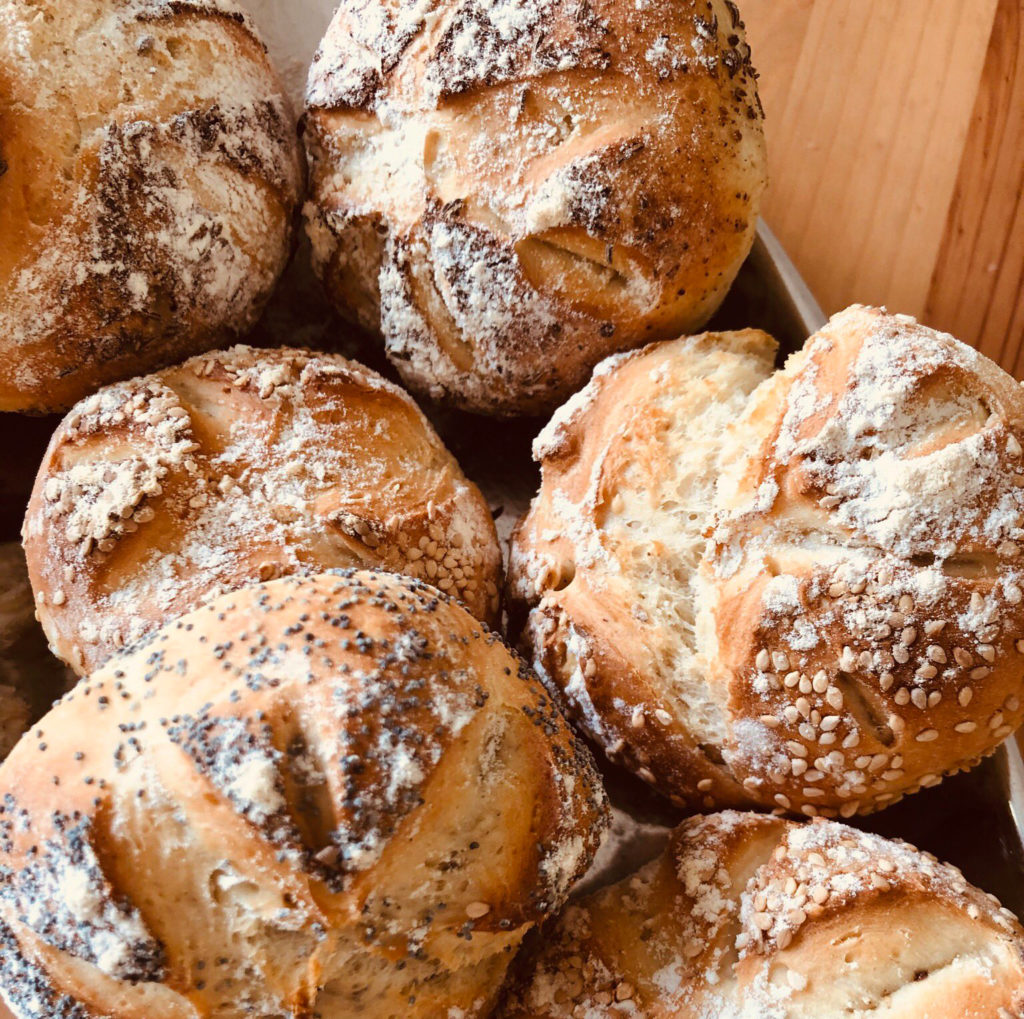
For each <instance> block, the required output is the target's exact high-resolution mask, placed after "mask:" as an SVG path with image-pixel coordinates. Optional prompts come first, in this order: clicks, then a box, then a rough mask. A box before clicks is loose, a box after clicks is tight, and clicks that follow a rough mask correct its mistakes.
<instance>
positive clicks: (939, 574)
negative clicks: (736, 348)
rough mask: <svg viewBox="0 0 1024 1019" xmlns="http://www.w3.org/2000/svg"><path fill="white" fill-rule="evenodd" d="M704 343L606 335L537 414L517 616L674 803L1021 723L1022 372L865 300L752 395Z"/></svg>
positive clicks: (759, 364) (809, 790)
mask: <svg viewBox="0 0 1024 1019" xmlns="http://www.w3.org/2000/svg"><path fill="white" fill-rule="evenodd" d="M723 346H724V345H723V342H722V341H721V340H713V341H709V340H708V339H701V338H698V339H684V340H679V341H676V342H675V343H670V344H666V345H663V346H660V347H654V348H652V349H650V350H647V351H644V352H641V353H639V354H637V355H634V356H633V357H631V358H627V359H625V360H621V361H613V362H610V363H608V364H606V365H605V366H604V367H602V368H600V369H599V370H598V372H597V374H596V376H595V379H594V381H593V382H592V383H591V385H590V386H589V387H588V389H586V390H585V391H584V392H583V393H582V394H581V395H580V396H579V397H577V398H575V399H574V400H572V401H570V403H569V404H567V405H566V408H565V409H564V410H563V411H562V412H560V413H559V414H558V415H556V417H555V419H554V420H553V422H552V423H551V424H550V425H549V426H548V428H547V430H546V431H545V432H544V433H543V434H542V435H541V437H540V438H539V440H538V442H537V445H536V447H535V449H536V454H537V456H538V458H539V459H540V460H541V462H542V465H543V472H544V477H543V482H542V484H541V490H540V494H539V496H538V497H537V500H536V501H535V503H534V505H533V507H532V509H531V511H530V513H529V515H528V516H527V517H526V518H525V521H524V522H523V524H522V525H521V527H520V529H519V531H518V534H517V537H516V539H515V541H514V547H513V554H512V563H511V590H512V594H513V598H514V600H515V614H516V615H517V617H518V618H519V619H520V620H523V621H524V642H525V644H526V646H527V647H528V648H529V650H530V653H531V654H532V656H533V658H534V660H535V661H536V663H537V666H538V668H539V669H541V670H543V673H544V674H545V675H546V676H547V678H548V681H549V683H550V685H551V687H552V689H555V690H559V691H561V694H562V696H563V698H564V701H565V703H566V704H567V705H568V706H569V708H570V710H571V711H572V713H573V714H574V715H575V716H576V718H577V719H579V720H580V721H581V722H582V724H583V725H584V726H585V727H586V728H587V730H588V731H589V733H590V734H591V735H592V736H593V737H594V738H595V739H596V740H597V741H598V742H600V743H601V744H602V745H603V746H604V748H605V750H606V751H608V752H609V753H610V754H612V755H613V756H615V757H617V758H619V759H621V760H622V761H624V762H625V763H626V764H628V765H629V766H630V767H632V768H633V769H634V770H635V771H636V772H637V773H638V774H639V775H641V776H642V777H643V778H644V779H646V780H647V781H648V782H650V783H651V784H652V785H654V786H656V787H657V788H659V789H660V790H661V791H662V792H664V793H666V794H668V795H670V796H672V797H674V798H675V799H676V800H677V801H678V802H679V803H680V804H684V805H687V806H690V807H697V808H702V809H710V808H713V807H716V806H719V807H720V806H752V807H758V808H761V809H765V808H769V809H778V810H787V811H794V812H799V813H802V814H805V815H810V816H813V815H815V814H822V815H824V816H835V815H837V814H841V815H842V816H844V817H848V816H852V815H853V814H856V813H862V812H867V811H871V810H876V809H878V808H879V807H884V806H887V805H889V804H891V803H893V802H895V801H896V800H897V799H899V798H900V797H901V796H902V795H903V794H905V793H907V792H911V791H913V790H916V789H918V788H920V787H921V786H931V785H934V784H936V783H937V782H939V780H940V779H941V777H942V776H943V775H944V774H948V773H950V772H954V771H956V770H958V769H962V768H966V767H969V766H971V765H972V764H974V763H976V762H977V761H978V759H979V758H980V757H981V756H983V755H984V754H987V753H989V752H991V751H992V750H993V749H994V748H995V747H996V746H997V744H998V743H1000V742H1001V741H1002V740H1003V739H1004V738H1005V737H1006V736H1007V735H1008V734H1009V733H1010V732H1012V731H1013V729H1014V728H1015V727H1016V726H1018V725H1019V724H1020V721H1021V717H1022V705H1021V697H1022V696H1024V680H1022V676H1024V593H1022V592H1024V560H1022V557H1021V550H1022V547H1024V545H1022V542H1024V456H1022V453H1021V442H1022V440H1024V393H1022V391H1021V388H1020V386H1019V385H1018V384H1017V383H1016V382H1015V381H1014V380H1013V379H1011V378H1010V376H1009V375H1007V374H1005V373H1004V372H1003V371H1001V370H1000V369H999V368H998V367H996V365H994V364H993V363H992V362H991V361H989V360H988V359H987V358H984V357H982V356H981V355H980V354H978V353H977V352H976V351H974V350H972V349H971V348H969V347H966V346H965V345H963V344H961V343H958V342H957V341H956V340H954V339H953V338H952V337H951V336H947V335H945V334H941V333H937V332H934V331H932V330H930V329H927V328H924V327H922V326H919V325H917V324H916V323H915V322H913V320H911V319H908V318H905V317H902V316H893V315H887V314H885V313H884V312H881V311H878V310H874V309H867V308H852V309H850V310H848V311H846V312H844V313H842V314H840V315H837V316H836V317H835V318H833V320H832V321H831V323H830V324H829V325H828V326H827V327H826V328H824V329H823V330H821V332H819V333H818V334H817V335H816V336H814V337H813V338H812V339H811V340H810V341H809V342H808V344H807V346H806V347H805V349H804V350H803V351H802V352H800V353H799V354H796V355H794V356H793V357H792V358H791V359H790V361H789V363H788V364H787V366H786V368H785V370H784V371H781V372H779V373H777V374H776V375H775V376H774V377H772V378H771V379H769V380H767V381H765V382H764V383H762V385H760V386H759V387H758V388H757V389H756V390H755V391H754V392H753V395H752V396H748V395H747V394H749V393H750V391H751V390H752V389H753V384H752V383H753V381H755V379H754V378H752V377H751V374H752V373H756V372H757V371H760V372H762V373H764V372H765V371H766V370H767V363H766V361H765V360H764V359H763V358H762V359H760V360H757V361H755V362H753V363H751V362H750V359H749V356H748V358H747V362H746V363H747V365H748V367H747V369H746V373H745V374H743V373H739V374H737V370H735V369H733V370H731V371H728V372H727V371H726V369H725V368H723V367H721V365H722V364H723V363H726V362H724V359H725V358H726V357H727V354H726V352H725V350H724V349H723ZM751 364H752V367H751ZM732 417H735V418H736V419H737V420H735V421H734V422H733V424H732V426H731V427H730V428H729V429H728V430H727V431H726V430H724V429H723V423H724V422H725V421H726V420H727V419H729V418H732ZM718 475H721V478H720V480H719V482H718V484H717V485H715V484H714V478H715V477H716V476H718ZM708 534H710V535H711V541H710V543H708V544H706V543H705V540H704V537H705V535H708Z"/></svg>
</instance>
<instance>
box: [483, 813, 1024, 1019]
mask: <svg viewBox="0 0 1024 1019" xmlns="http://www.w3.org/2000/svg"><path fill="white" fill-rule="evenodd" d="M517 969H518V974H517V978H516V979H514V980H513V983H512V992H511V993H510V994H509V996H508V1000H507V1001H506V1002H505V1004H504V1006H503V1007H502V1008H501V1009H499V1011H498V1015H499V1016H501V1017H502V1019H565V1017H567V1016H586V1017H587V1019H613V1017H620V1016H622V1015H636V1016H643V1017H644V1019H674V1017H679V1016H686V1017H690V1016H693V1017H698V1016H699V1017H700V1019H831V1017H836V1016H849V1017H851V1019H869V1017H875V1016H886V1017H891V1019H922V1017H924V1016H927V1017H928V1019H997V1017H998V1019H1013V1017H1015V1016H1019V1015H1021V1014H1022V1010H1024V930H1022V929H1021V926H1020V924H1019V923H1018V921H1017V919H1016V918H1015V917H1014V916H1013V915H1012V914H1011V913H1010V912H1009V911H1008V910H1005V909H1001V908H1000V907H999V904H998V902H995V900H994V899H993V898H992V897H991V896H988V895H986V894H984V893H983V892H982V891H980V890H979V889H977V888H974V887H972V886H971V885H970V884H968V882H967V881H966V880H965V879H964V877H963V875H962V874H961V873H960V871H959V870H957V869H956V868H955V867H951V866H949V865H947V864H943V863H940V862H939V861H937V860H936V859H935V858H934V857H933V856H931V855H930V854H928V853H923V852H920V851H918V850H917V849H915V848H914V847H912V846H909V845H907V844H906V843H903V842H895V841H889V840H887V839H884V838H881V837H879V836H877V835H872V834H868V833H865V832H860V831H857V830H855V829H853V828H848V827H847V826H846V825H842V824H838V823H837V822H834V821H826V820H824V819H821V818H818V819H816V820H814V821H811V822H808V823H806V824H796V823H794V822H791V821H783V820H781V819H778V818H772V817H768V816H765V815H757V814H743V813H737V812H733V811H726V812H724V813H721V814H713V815H711V816H709V817H701V818H693V819H691V820H689V821H686V822H684V823H683V824H682V825H680V826H679V827H678V828H677V829H676V830H675V831H674V832H673V833H672V836H671V839H670V842H669V845H668V848H667V850H666V851H665V852H664V853H663V854H662V855H661V856H659V857H658V858H657V859H655V860H653V861H651V862H650V863H648V864H646V865H645V866H644V867H642V868H641V869H640V870H638V871H637V872H636V873H635V874H633V875H631V876H629V877H627V878H625V879H623V880H622V881H619V882H618V883H616V884H614V885H611V886H609V887H607V888H603V889H601V890H599V891H597V892H594V893H592V894H590V895H588V896H586V897H585V898H584V899H582V900H580V901H579V902H576V903H573V904H571V905H570V906H568V907H567V908H566V910H565V911H564V913H563V914H562V915H561V916H560V917H559V918H558V920H557V921H556V922H555V923H554V924H552V925H551V926H550V927H549V928H547V929H546V931H545V932H544V937H543V938H537V939H536V940H535V941H534V942H533V943H532V945H531V946H530V950H529V951H527V952H526V953H525V955H524V957H523V958H522V959H521V960H520V962H519V963H518V964H517Z"/></svg>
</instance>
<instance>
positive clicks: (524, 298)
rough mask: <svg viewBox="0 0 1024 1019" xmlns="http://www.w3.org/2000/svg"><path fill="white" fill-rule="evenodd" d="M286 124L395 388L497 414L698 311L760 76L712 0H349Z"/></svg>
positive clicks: (747, 139)
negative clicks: (297, 124) (300, 120)
mask: <svg viewBox="0 0 1024 1019" xmlns="http://www.w3.org/2000/svg"><path fill="white" fill-rule="evenodd" d="M305 139H306V147H307V152H308V154H309V159H310V171H311V200H310V202H309V204H308V205H307V210H306V211H307V221H308V229H309V234H310V237H311V238H312V242H313V251H314V261H315V264H316V268H317V270H318V272H319V274H320V275H321V277H322V278H323V280H324V282H325V284H326V287H327V290H328V292H329V293H330V295H331V296H332V298H333V300H334V302H335V304H336V305H337V307H338V308H339V310H340V311H341V312H342V313H343V314H344V315H346V316H347V317H348V318H350V319H351V320H353V321H356V322H358V323H359V324H360V325H362V326H363V327H364V328H365V329H368V330H370V331H371V332H375V333H377V334H379V335H381V336H382V337H383V340H384V343H385V346H386V349H387V353H388V356H389V357H390V358H391V360H392V361H393V362H394V364H395V365H396V367H397V368H398V370H399V371H400V372H401V374H402V377H403V379H404V380H405V382H406V383H407V384H408V385H409V386H410V388H412V389H414V390H416V391H418V392H421V393H426V394H428V395H430V396H431V397H434V398H438V399H445V400H447V401H450V402H453V403H455V404H458V405H459V406H462V407H464V408H467V409H470V410H475V411H480V412H485V413H493V414H502V415H508V414H518V413H539V412H542V411H545V410H550V409H551V408H552V407H554V406H555V405H556V404H557V403H558V402H559V401H560V400H561V399H564V398H565V397H566V396H568V395H569V394H570V393H571V392H573V390H575V389H576V388H578V387H579V386H580V385H581V384H582V383H583V382H584V380H585V378H586V376H587V374H588V372H589V371H590V369H591V368H592V367H593V366H594V365H595V364H596V363H597V362H598V361H599V360H600V359H601V358H602V357H604V356H605V355H607V354H609V353H612V352H613V351H617V350H624V349H628V348H631V347H635V346H637V345H639V344H641V343H644V342H647V341H650V340H656V339H663V338H666V337H669V336H676V335H679V333H680V332H687V331H693V330H695V329H696V328H698V327H700V326H701V325H702V324H703V323H704V322H705V321H706V320H707V319H708V317H709V316H710V315H711V313H712V312H713V311H714V310H715V308H716V307H717V306H718V304H719V303H720V301H721V300H722V298H723V297H724V295H725V292H726V291H727V290H728V288H729V285H730V283H731V282H732V279H733V277H734V276H735V274H736V272H737V271H738V269H739V266H740V264H741V263H742V261H743V259H744V258H745V256H746V254H747V252H748V251H749V249H750V245H751V244H752V242H753V232H754V226H755V223H756V219H757V213H758V208H759V205H760V197H761V193H762V191H763V189H764V185H765V153H764V137H763V130H762V111H761V107H760V103H759V100H758V97H757V85H756V74H755V72H754V71H753V68H752V67H751V64H750V50H749V47H748V46H747V44H746V41H745V37H744V31H743V24H742V22H741V21H740V18H739V14H738V12H737V10H736V8H735V6H734V5H733V4H731V3H727V2H724V0H675V2H669V0H642V2H640V3H633V2H628V3H627V2H623V0H593V2H587V3H583V4H579V3H576V2H571V3H570V2H564V0H525V2H522V3H488V2H483V0H442V2H439V3H436V4H431V5H406V6H403V7H401V8H399V9H396V10H392V8H391V7H389V6H388V5H387V4H385V3H383V2H381V0H370V2H369V3H367V2H364V0H346V2H344V3H342V4H341V5H340V7H339V8H338V11H337V13H336V15H335V18H334V21H333V22H332V24H331V26H330V28H329V30H328V32H327V35H326V36H325V38H324V40H323V43H322V45H321V47H320V50H319V52H318V53H317V56H316V58H315V60H314V63H313V67H312V69H311V71H310V77H309V88H308V93H307V117H306V121H305Z"/></svg>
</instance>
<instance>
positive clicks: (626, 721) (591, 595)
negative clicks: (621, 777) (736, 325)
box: [509, 330, 775, 806]
mask: <svg viewBox="0 0 1024 1019" xmlns="http://www.w3.org/2000/svg"><path fill="white" fill-rule="evenodd" d="M774 354H775V344H774V341H773V340H772V339H771V338H770V337H768V336H767V335H765V334H764V333H759V332H756V331H752V330H751V331H746V332H739V333H711V334H708V335H705V336H698V337H690V338H687V339H682V340H675V341H669V342H665V343H659V344H653V345H651V346H649V347H646V348H644V349H643V350H640V351H635V352H633V353H630V354H623V355H619V356H618V357H615V358H610V359H609V360H608V361H606V362H604V363H603V364H602V365H600V366H599V367H598V369H597V371H596V372H595V374H594V378H593V379H592V381H591V382H590V384H589V385H588V386H587V387H586V389H584V390H583V391H582V392H581V393H579V394H578V395H577V396H575V397H573V399H571V400H570V401H569V402H568V403H567V404H566V405H565V406H564V407H563V408H562V409H561V410H559V411H558V412H557V413H556V415H555V416H554V418H553V419H552V420H551V422H550V424H549V425H548V426H547V428H546V429H545V430H544V431H543V432H542V433H541V435H540V436H539V437H538V439H537V441H536V443H535V444H534V455H535V457H536V458H537V459H539V460H540V462H541V472H542V482H541V488H540V492H539V493H538V495H537V498H536V499H535V500H534V502H533V505H532V507H531V509H530V512H529V513H528V514H527V516H526V517H524V519H523V520H522V521H521V523H520V525H519V527H518V529H517V531H516V533H515V535H514V537H513V541H512V546H511V555H510V561H509V602H510V619H511V623H512V627H513V630H515V629H517V628H519V627H520V626H521V627H522V643H523V646H524V649H525V650H526V651H527V653H528V655H529V656H530V657H531V659H532V660H533V662H534V665H535V668H537V670H538V672H539V673H540V675H541V676H542V678H545V679H546V680H547V681H548V682H549V685H550V686H551V687H552V688H553V689H555V690H557V691H559V693H560V694H561V695H562V697H563V702H564V703H565V705H566V708H567V710H568V711H569V713H570V715H571V716H572V717H573V718H574V719H575V720H576V721H577V722H579V723H580V724H582V725H583V726H584V728H585V729H586V730H587V732H588V734H589V735H590V736H591V738H593V739H594V740H596V741H597V742H598V743H599V744H600V746H601V747H602V748H603V749H604V751H605V752H606V753H607V754H608V755H609V756H610V757H611V758H612V759H613V760H618V761H622V762H623V763H625V764H626V765H627V766H628V767H630V768H631V769H632V770H634V771H636V772H637V773H638V774H640V775H641V776H642V777H643V778H645V779H646V780H647V781H649V782H654V783H656V784H657V785H658V787H659V788H660V789H662V791H664V792H666V793H667V794H669V795H671V796H673V798H674V799H675V800H676V801H677V803H678V804H679V805H684V806H685V805H689V806H702V805H703V806H708V805H710V804H711V803H712V802H713V801H711V799H710V796H711V795H712V791H713V795H714V796H715V797H716V799H717V801H718V802H721V803H724V804H726V805H730V804H736V805H739V804H742V803H744V802H745V799H746V798H745V796H744V793H743V789H742V787H740V786H739V784H738V783H737V782H735V781H734V780H732V779H731V778H730V776H729V775H728V774H727V773H725V772H724V771H723V769H722V768H721V767H720V761H721V758H720V754H719V751H718V748H717V747H715V746H714V745H713V744H712V742H711V741H710V740H702V739H701V738H700V737H697V736H695V735H694V732H693V730H692V728H691V725H690V724H689V721H688V717H687V716H688V714H689V713H690V712H693V713H694V714H696V713H697V712H699V711H700V710H701V709H700V705H699V701H700V699H701V697H702V696H703V690H704V686H705V685H706V683H707V675H708V672H707V668H706V663H705V662H704V660H703V659H702V658H701V657H700V656H699V655H697V654H695V653H694V652H693V650H692V648H689V647H688V646H687V641H688V640H689V641H691V642H692V640H693V633H694V627H695V625H696V619H697V616H698V613H699V610H700V607H701V605H700V599H701V593H700V591H698V590H697V589H696V588H695V586H694V583H693V581H694V579H695V576H694V575H695V573H696V567H697V564H698V562H699V560H700V557H701V555H702V553H703V550H704V545H705V533H706V530H707V525H708V520H709V518H710V513H711V506H712V502H713V498H714V489H715V484H716V481H717V478H718V473H719V470H720V468H721V464H720V458H721V447H722V440H723V436H724V434H725V432H726V430H727V428H728V427H729V425H730V424H731V423H732V422H733V421H734V420H735V418H736V417H738V416H739V415H740V414H741V413H742V410H743V407H744V404H745V402H746V400H747V399H748V398H749V395H750V393H751V392H752V391H753V390H754V389H755V388H756V387H757V386H758V385H759V384H760V383H761V382H762V381H763V380H764V379H765V378H767V377H768V375H769V374H770V373H771V370H772V363H773V359H774ZM666 677H671V680H669V679H666ZM673 684H675V688H673ZM705 699H706V698H705Z"/></svg>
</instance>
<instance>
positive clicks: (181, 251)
mask: <svg viewBox="0 0 1024 1019" xmlns="http://www.w3.org/2000/svg"><path fill="white" fill-rule="evenodd" d="M303 176H304V167H303V156H302V152H301V148H300V146H299V143H298V139H297V137H296V129H295V120H294V114H293V112H292V110H291V108H290V105H289V102H288V100H287V99H286V97H285V95H284V93H283V90H282V86H281V83H280V81H279V80H278V77H277V74H276V72H275V70H274V68H273V67H272V66H271V64H270V61H269V59H268V57H267V53H266V50H265V48H264V46H263V44H262V43H261V42H260V41H259V39H258V37H257V35H256V34H255V29H254V28H253V26H252V24H251V21H250V19H249V17H248V15H247V14H245V13H244V11H243V10H242V8H241V7H240V6H238V5H237V4H235V3H234V0H183V2H178V0H175V2H167V0H33V2H31V3H29V2H26V0H0V223H3V244H2V245H0V361H2V362H3V366H4V370H3V371H2V372H0V411H11V410H17V411H36V412H39V411H57V410H63V409H66V408H67V407H69V406H71V405H72V404H73V403H75V402H76V401H77V400H79V399H81V398H82V397H84V396H86V395H87V394H88V393H91V392H93V391H94V390H96V389H98V388H99V387H100V386H102V385H105V384H107V383H109V382H113V381H116V380H118V379H123V378H128V377H130V376H132V375H137V374H141V373H143V372H146V371H151V370H153V369H154V368H157V367H160V366H162V365H164V364H169V363H171V362H173V361H178V360H181V359H182V358H184V357H188V356H190V355H192V354H195V353H197V352H198V351H200V350H203V349H209V348H211V347H216V346H220V345H223V344H224V343H225V342H230V341H231V340H233V339H237V338H239V337H241V336H244V335H245V333H246V332H247V331H248V330H249V329H250V328H251V327H252V325H253V324H254V323H255V321H256V318H257V317H258V315H259V312H260V310H261V309H262V306H263V304H264V303H265V302H266V300H267V299H268V298H269V296H270V293H271V290H272V289H273V286H274V284H275V282H276V281H277V279H278V277H279V275H280V273H281V272H282V271H283V269H284V266H285V263H286V261H287V259H288V256H289V254H290V251H291V235H292V219H293V215H294V211H295V209H296V207H297V205H298V203H299V200H300V195H301V191H302V188H303V184H304V181H303Z"/></svg>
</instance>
